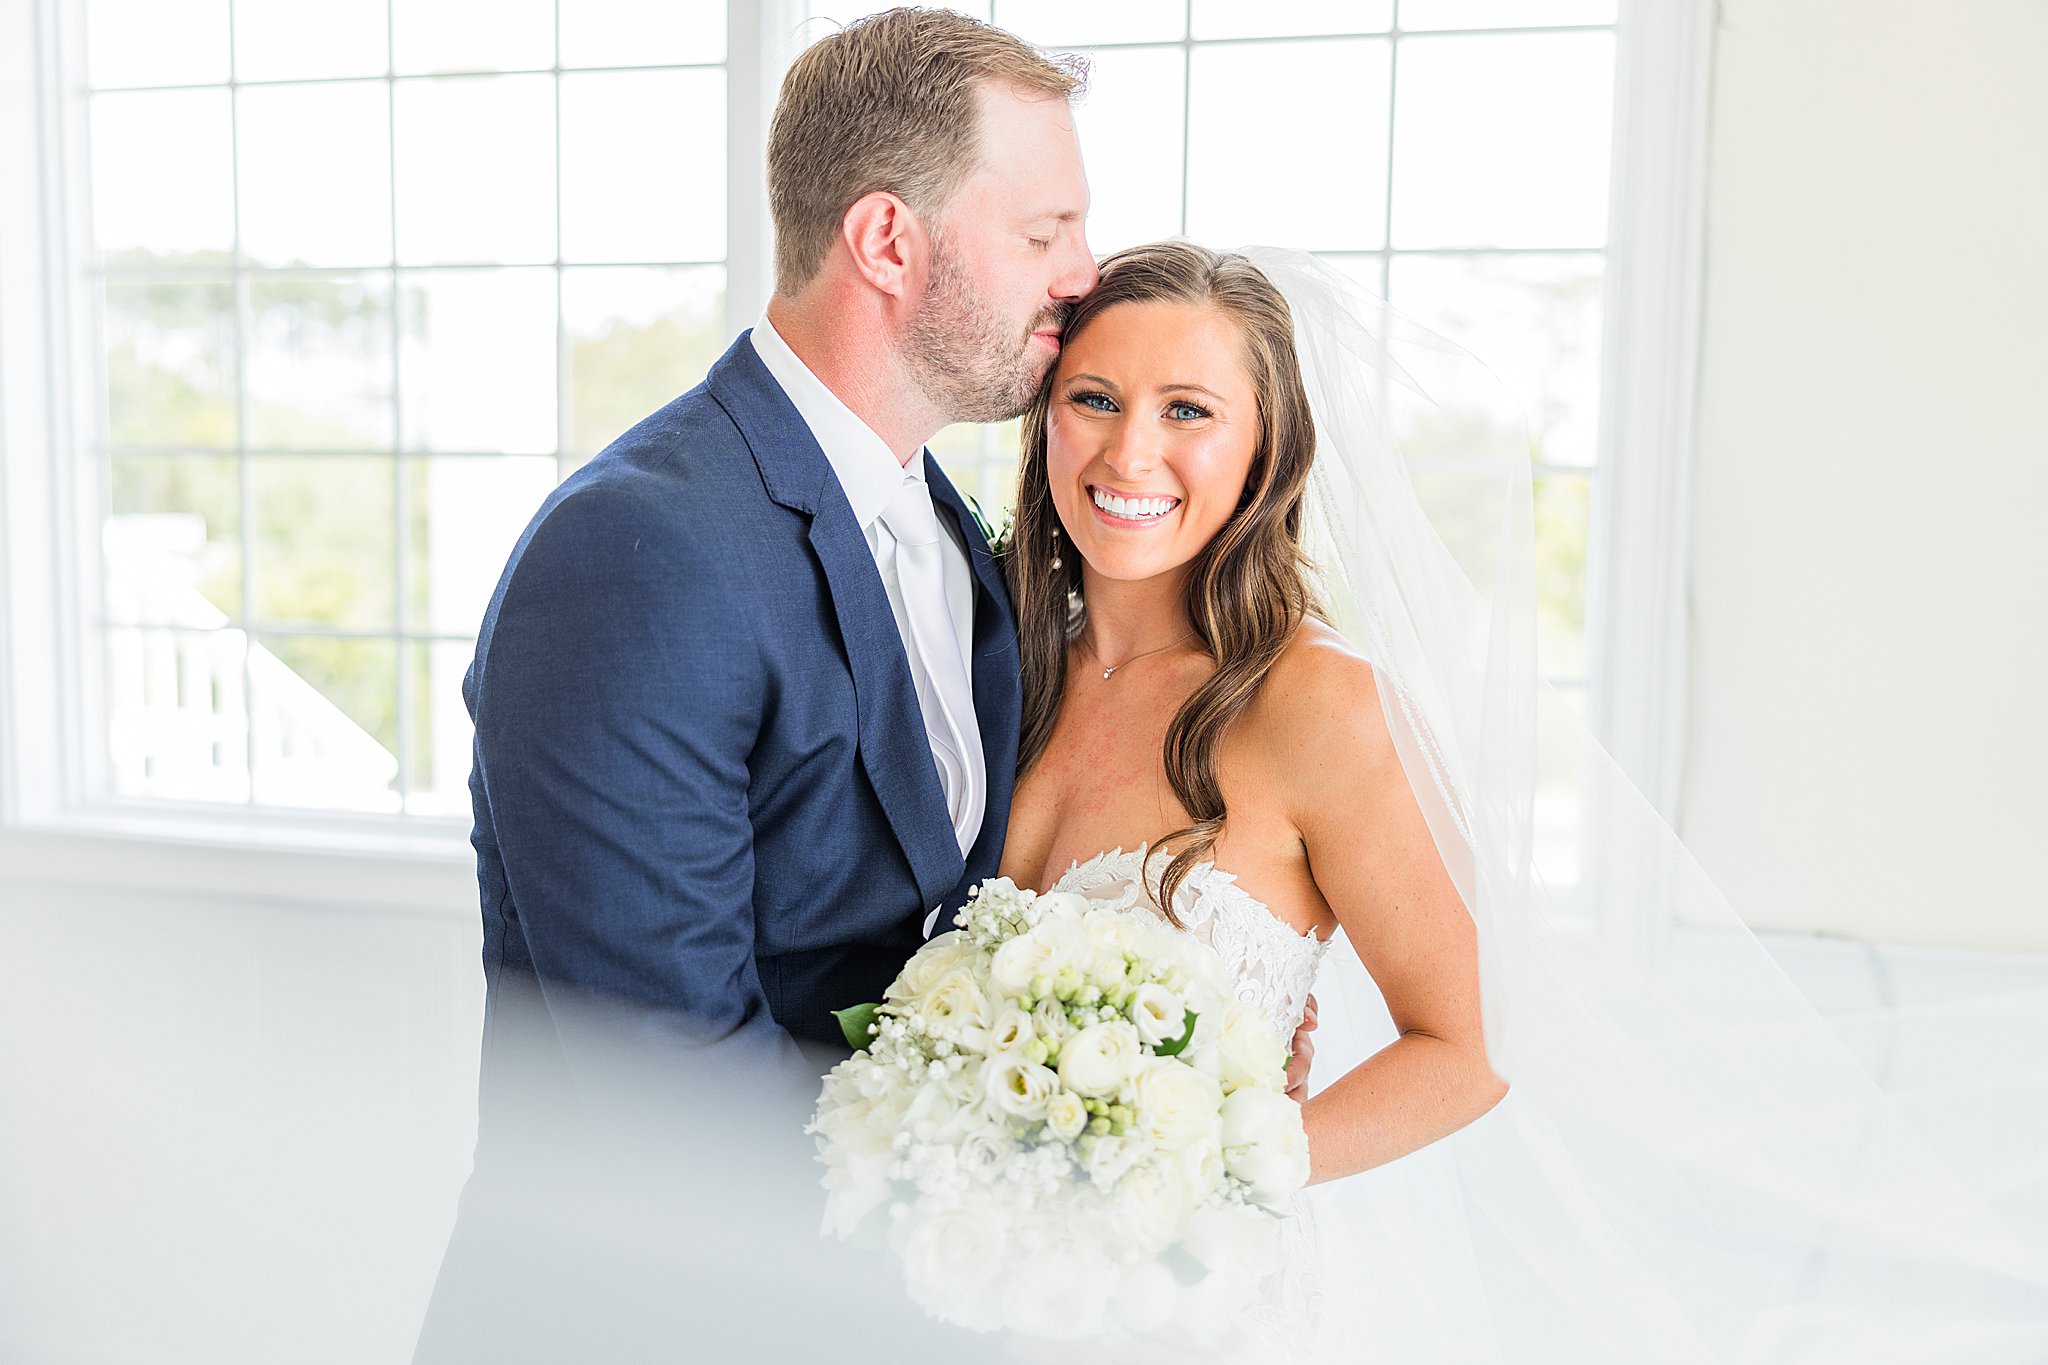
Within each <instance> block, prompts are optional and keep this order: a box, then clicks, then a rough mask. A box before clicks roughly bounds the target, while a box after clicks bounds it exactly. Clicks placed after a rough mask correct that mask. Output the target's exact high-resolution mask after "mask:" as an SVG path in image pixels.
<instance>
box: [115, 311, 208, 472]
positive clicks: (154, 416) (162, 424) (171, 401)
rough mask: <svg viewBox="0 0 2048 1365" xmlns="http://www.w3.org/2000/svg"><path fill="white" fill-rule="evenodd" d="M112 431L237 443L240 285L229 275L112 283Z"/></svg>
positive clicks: (133, 442) (129, 438)
mask: <svg viewBox="0 0 2048 1365" xmlns="http://www.w3.org/2000/svg"><path fill="white" fill-rule="evenodd" d="M105 299H106V313H105V328H106V345H107V436H108V439H109V440H110V441H112V442H113V444H115V445H127V446H233V445H234V444H235V291H234V286H232V285H230V284H228V283H226V282H225V281H223V282H219V283H186V282H182V281H180V282H176V283H173V282H170V281H161V282H158V283H153V284H128V283H121V282H116V283H111V284H108V285H107V286H106V294H105Z"/></svg>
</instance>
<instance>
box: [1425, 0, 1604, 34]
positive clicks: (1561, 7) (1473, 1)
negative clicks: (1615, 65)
mask: <svg viewBox="0 0 2048 1365" xmlns="http://www.w3.org/2000/svg"><path fill="white" fill-rule="evenodd" d="M1615 7H1616V6H1615V0H1401V27H1402V28H1409V29H1414V28H1534V27H1537V26H1539V25H1541V26H1546V27H1547V26H1549V25H1552V24H1611V23H1613V22H1614V17H1615Z"/></svg>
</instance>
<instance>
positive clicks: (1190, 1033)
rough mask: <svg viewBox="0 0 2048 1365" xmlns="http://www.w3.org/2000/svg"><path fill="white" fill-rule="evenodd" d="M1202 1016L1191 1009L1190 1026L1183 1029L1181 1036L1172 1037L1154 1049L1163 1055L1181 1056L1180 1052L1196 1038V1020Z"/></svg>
mask: <svg viewBox="0 0 2048 1365" xmlns="http://www.w3.org/2000/svg"><path fill="white" fill-rule="evenodd" d="M1200 1017H1201V1016H1200V1015H1198V1014H1196V1013H1195V1012H1194V1011H1193V1010H1189V1011H1188V1026H1187V1027H1186V1028H1185V1029H1183V1030H1182V1031H1181V1035H1180V1037H1178V1038H1174V1039H1170V1040H1169V1041H1167V1042H1164V1043H1161V1044H1160V1045H1159V1046H1158V1047H1156V1048H1154V1049H1152V1050H1153V1051H1154V1052H1156V1053H1158V1054H1159V1055H1160V1056H1161V1057H1178V1056H1180V1054H1181V1053H1182V1052H1184V1051H1185V1050H1186V1049H1187V1045H1188V1044H1189V1043H1191V1042H1193V1041H1194V1040H1195V1020H1197V1019H1199V1018H1200Z"/></svg>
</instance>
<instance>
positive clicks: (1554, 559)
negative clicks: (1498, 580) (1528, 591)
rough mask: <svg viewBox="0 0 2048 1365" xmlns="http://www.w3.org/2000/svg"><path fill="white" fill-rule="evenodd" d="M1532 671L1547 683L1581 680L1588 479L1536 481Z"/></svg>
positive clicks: (1578, 476)
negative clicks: (1556, 680)
mask: <svg viewBox="0 0 2048 1365" xmlns="http://www.w3.org/2000/svg"><path fill="white" fill-rule="evenodd" d="M1535 492H1536V666H1537V667H1538V668H1539V669H1541V670H1542V672H1543V674H1544V676H1546V677H1550V678H1564V679H1574V680H1576V679H1581V678H1584V677H1585V676H1586V526H1587V522H1588V520H1589V517H1590V513H1591V507H1592V493H1593V480H1592V479H1591V477H1589V476H1587V475H1581V474H1560V475H1555V476H1552V477H1549V478H1541V479H1538V480H1536V489H1535Z"/></svg>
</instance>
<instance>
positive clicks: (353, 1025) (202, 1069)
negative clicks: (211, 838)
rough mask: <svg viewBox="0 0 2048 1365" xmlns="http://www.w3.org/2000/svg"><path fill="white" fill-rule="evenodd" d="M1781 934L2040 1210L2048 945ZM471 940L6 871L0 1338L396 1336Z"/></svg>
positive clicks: (1950, 1139)
mask: <svg viewBox="0 0 2048 1365" xmlns="http://www.w3.org/2000/svg"><path fill="white" fill-rule="evenodd" d="M1765 942H1766V944H1767V946H1768V947H1770V949H1771V950H1772V952H1773V954H1774V955H1775V956H1776V957H1777V959H1778V960H1779V961H1780V962H1781V964H1782V965H1783V966H1784V968H1785V970H1786V972H1787V973H1788V974H1789V975H1790V976H1791V977H1792V978H1793V980H1794V981H1795V982H1797V983H1798V984H1799V985H1800V987H1801V988H1802V989H1803V990H1804V991H1805V992H1806V994H1807V995H1808V996H1809V997H1810V998H1811V999H1812V1000H1813V1001H1814V1003H1815V1004H1816V1006H1817V1007H1818V1008H1819V1009H1820V1010H1821V1011H1822V1012H1823V1013H1824V1014H1826V1015H1827V1016H1828V1017H1829V1018H1830V1019H1831V1020H1832V1021H1834V1022H1836V1023H1837V1025H1838V1027H1839V1028H1840V1029H1841V1031H1842V1033H1843V1035H1844V1037H1845V1038H1846V1039H1847V1040H1848V1041H1849V1043H1850V1045H1851V1046H1852V1047H1853V1048H1854V1049H1856V1051H1857V1053H1858V1055H1859V1056H1860V1057H1862V1058H1863V1059H1864V1060H1865V1062H1866V1065H1868V1066H1869V1067H1870V1068H1871V1070H1872V1073H1873V1074H1874V1075H1876V1076H1877V1077H1878V1078H1879V1079H1880V1080H1881V1081H1882V1082H1883V1083H1884V1084H1885V1085H1886V1086H1887V1087H1888V1088H1892V1089H1895V1090H1897V1091H1899V1092H1901V1093H1907V1094H1911V1095H1914V1096H1916V1097H1924V1098H1925V1099H1926V1100H1927V1101H1928V1108H1927V1112H1928V1113H1929V1114H1930V1115H1933V1116H1934V1121H1935V1122H1936V1123H1937V1124H1938V1125H1939V1126H1941V1127H1942V1128H1943V1129H1944V1132H1943V1133H1942V1134H1941V1135H1942V1136H1943V1137H1944V1139H1945V1140H1946V1141H1947V1143H1948V1144H1949V1145H1950V1147H1951V1150H1955V1151H1959V1152H1963V1153H1967V1154H1970V1155H1971V1157H1972V1159H1973V1160H1981V1161H1983V1162H1986V1163H1991V1164H1990V1165H1988V1166H1986V1167H1985V1169H1988V1170H1992V1171H1994V1172H1996V1173H1997V1175H1998V1178H1999V1180H2000V1181H2001V1182H2003V1183H2004V1184H2005V1185H2006V1186H2007V1187H2008V1188H2009V1190H2010V1194H2011V1201H2012V1204H2013V1206H2014V1207H2016V1208H2025V1209H2027V1210H2029V1216H2030V1217H2031V1216H2032V1214H2034V1213H2038V1214H2039V1215H2040V1219H2039V1222H2038V1223H2035V1224H2033V1225H2034V1226H2038V1227H2041V1228H2044V1229H2048V1161H2044V1156H2048V1154H2044V1153H2043V1152H2041V1151H2039V1150H2029V1149H2027V1148H2026V1147H2025V1146H2024V1145H2023V1144H2021V1143H2020V1141H2019V1139H2020V1138H2021V1137H2022V1136H2023V1135H2020V1134H2016V1133H2015V1132H2013V1131H2012V1130H2011V1127H2010V1125H2007V1124H2004V1123H2001V1115H2000V1113H1999V1112H1998V1110H1997V1108H1996V1107H1995V1104H1994V1103H1993V1102H1992V1101H1991V1100H1990V1099H1989V1097H1990V1096H1991V1095H1992V1093H1993V1092H1992V1090H1991V1083H1992V1081H1993V1080H1994V1079H1995V1080H1996V1081H1997V1082H1998V1083H1999V1085H2000V1086H2001V1087H2004V1089H2002V1090H2001V1092H2000V1093H2002V1094H2009V1093H2010V1090H2009V1087H2010V1084H2011V1082H2012V1080H2013V1078H2014V1077H2016V1076H2019V1077H2027V1078H2029V1083H2030V1084H2033V1085H2037V1086H2038V1087H2039V1088H2040V1089H2039V1092H2038V1093H2039V1094H2040V1095H2042V1096H2044V1097H2048V1029H2044V1028H2043V1027H2042V1025H2043V1022H2044V1021H2048V956H2022V955H2000V954H1986V953H1967V952H1945V951H1940V950H1932V949H1921V948H1874V947H1869V946H1867V945H1863V944H1858V943H1852V942H1847V941H1841V940H1829V939H1822V938H1804V937H1791V936H1779V935H1773V936H1769V937H1767V938H1766V939H1765ZM476 944H477V930H476V925H475V920H474V911H473V910H471V909H469V908H468V907H443V908H437V909H422V910H420V911H417V912H410V913H408V912H401V911H391V910H376V911H367V910H348V911H345V910H340V909H333V908H325V909H321V908H310V907H307V906H301V905H290V906H287V905H273V904H260V903H251V902H232V901H222V900H218V899H213V900H201V899H195V898H191V897H180V896H171V895H150V894H143V893H136V892H132V891H107V890H93V889H84V888H80V887H78V886H58V885H53V884H47V883H33V882H21V881H14V882H8V881H4V880H0V1359H4V1360H7V1361H10V1362H14V1361H21V1362H45V1361H48V1362H87V1361H90V1362H115V1361H124V1362H125V1361H150V1362H172V1361H192V1362H206V1365H218V1363H219V1362H240V1361H249V1362H259V1361H260V1362H265V1363H266V1365H268V1363H269V1362H275V1361H285V1360H289V1361H292V1362H295V1363H296V1365H313V1363H314V1362H325V1361H334V1362H349V1363H350V1365H365V1363H368V1362H402V1361H405V1360H406V1359H408V1357H409V1354H410V1349H411V1344H412V1337H413V1333H414V1331H415V1330H416V1327H417V1324H418V1320H419V1315H420V1313H421V1311H422V1310H423V1309H424V1306H425V1303H426V1296H427V1293H428V1291H429V1289H430V1287H431V1285H432V1282H433V1277H434V1272H435V1269H436V1267H437V1265H438V1263H439V1258H440V1253H441V1248H442V1241H443V1239H444V1238H445V1237H446V1235H447V1230H448V1227H449V1225H450V1221H451V1220H452V1218H453V1213H454V1207H455V1199H456V1196H457V1193H458V1192H459V1190H460V1188H461V1183H462V1180H463V1177H464V1175H465V1173H466V1170H467V1160H468V1153H469V1145H470V1142H471V1140H472V1137H473V1132H474V1111H473V1102H474V1096H475V1066H476V1051H477V1027H478V1022H479V1020H480V1017H481V1008H482V994H483V992H482V981H481V976H480V974H479V972H478V969H477V965H476ZM1894 1004H1897V1005H1901V1006H1904V1007H1905V1010H1904V1012H1903V1013H1902V1014H1899V1015H1896V1016H1886V1019H1889V1022H1886V1019H1880V1018H1879V1017H1878V1016H1876V1015H1875V1014H1873V1013H1872V1011H1874V1010H1876V1009H1878V1008H1880V1007H1886V1006H1890V1005H1894ZM1893 1025H1896V1027H1893ZM2036 1112H2048V1106H2044V1107H2043V1108H2042V1109H2040V1110H2037V1111H2036Z"/></svg>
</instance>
